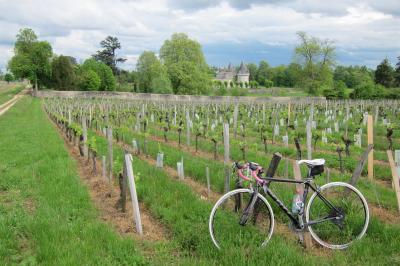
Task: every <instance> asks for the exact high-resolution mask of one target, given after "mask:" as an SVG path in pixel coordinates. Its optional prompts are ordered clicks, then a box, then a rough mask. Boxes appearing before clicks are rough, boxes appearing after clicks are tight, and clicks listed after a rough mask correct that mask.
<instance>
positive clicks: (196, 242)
mask: <svg viewBox="0 0 400 266" xmlns="http://www.w3.org/2000/svg"><path fill="white" fill-rule="evenodd" d="M399 104H400V102H398V101H322V100H320V99H318V100H315V101H313V100H312V99H306V98H299V99H298V100H295V101H293V100H292V101H288V102H279V103H276V102H273V101H268V102H264V103H263V102H257V103H248V104H246V103H235V102H231V103H226V102H224V103H215V102H213V103H204V102H196V101H192V102H186V101H168V102H166V101H150V100H146V101H142V100H118V99H111V98H90V99H76V98H75V99H69V98H45V99H42V100H38V99H31V98H24V99H23V100H21V102H20V103H17V105H16V106H15V107H14V108H13V109H11V110H10V111H9V112H8V113H7V114H5V115H4V118H2V119H0V120H2V123H1V124H2V125H1V126H2V127H3V126H5V125H7V123H10V121H11V119H15V118H16V117H19V119H17V120H15V121H16V122H13V123H15V125H16V127H20V129H22V128H23V132H24V134H23V136H22V135H21V138H22V139H23V138H31V139H32V142H33V143H40V144H38V145H39V146H38V147H40V149H39V150H35V153H34V154H38V155H35V156H32V154H31V153H30V150H32V149H33V147H31V146H30V145H27V144H25V145H27V146H22V148H21V149H23V151H24V153H27V155H28V158H26V160H32V164H39V165H42V166H40V167H39V166H38V167H35V168H34V169H36V170H35V171H37V172H38V174H37V175H38V176H41V178H42V179H43V178H45V179H43V180H42V179H38V177H35V176H36V174H33V179H32V180H31V181H29V182H32V183H30V184H26V183H25V182H24V181H19V182H20V183H13V181H12V179H10V178H11V177H10V178H8V179H7V181H4V180H3V181H1V182H2V183H1V188H2V191H3V192H1V194H0V195H1V196H2V198H1V199H2V200H3V197H5V196H4V195H5V193H6V192H8V191H11V190H12V188H13V187H18V186H21V184H23V187H25V188H26V189H27V188H28V187H29V186H32V184H35V183H36V182H39V183H42V182H44V183H45V187H46V190H45V191H42V192H41V193H43V196H40V199H42V198H43V197H49V199H48V200H50V201H55V202H54V203H50V205H53V204H60V205H57V206H59V207H57V208H59V210H54V212H55V213H54V215H55V216H56V217H64V216H63V215H64V214H63V213H64V212H66V213H68V215H67V216H66V220H57V219H56V218H55V217H52V215H51V214H50V213H48V211H43V210H42V212H43V213H42V214H41V215H42V216H43V215H44V217H42V219H43V221H42V220H40V221H41V222H42V223H45V222H44V221H47V220H46V219H49V220H50V221H51V222H48V223H49V230H52V231H53V232H54V236H55V237H56V238H57V239H60V240H58V241H57V243H56V244H55V247H54V248H50V247H46V248H48V249H49V250H50V251H48V252H47V253H46V252H44V253H43V251H41V252H39V254H41V255H40V256H37V257H35V260H36V262H40V261H41V259H42V260H46V259H47V260H48V261H53V262H57V261H58V260H57V259H55V258H53V257H52V255H51V254H52V252H54V253H55V252H56V247H58V248H61V249H62V248H63V247H65V246H63V245H67V246H66V248H67V249H69V250H72V249H75V248H73V246H72V245H73V242H74V241H72V239H74V238H75V234H78V235H79V233H78V232H79V230H84V231H85V233H84V234H83V235H82V236H78V235H77V236H76V237H77V238H80V239H81V241H79V244H77V245H79V250H81V252H86V251H87V250H91V251H93V254H92V255H88V254H86V253H85V254H86V255H84V256H83V257H82V261H84V262H86V263H89V264H90V263H93V261H97V258H95V254H101V253H102V252H107V253H109V255H108V256H107V260H106V261H105V262H104V263H105V264H107V265H108V264H110V265H112V264H121V263H133V264H152V265H154V264H156V265H165V264H183V265H193V264H196V265H220V264H222V265H262V264H272V263H275V264H278V265H281V264H289V265H304V264H311V265H316V264H323V265H325V264H337V265H356V264H357V265H358V264H361V263H362V264H368V265H372V264H377V263H378V264H382V265H394V264H398V263H400V257H399V255H398V254H399V252H398V248H399V246H400V227H399V224H400V215H399V212H398V208H399V207H398V201H397V197H396V192H395V190H394V188H393V184H392V173H391V167H390V165H389V161H388V155H387V152H386V151H387V150H388V149H391V150H396V149H400V146H399V145H400V133H399V130H398V129H399V125H400V124H399V123H400V120H399ZM28 109H29V111H28ZM46 114H47V115H46ZM46 116H47V117H46ZM371 116H372V119H371ZM29 120H32V121H35V125H32V126H29V127H26V128H25V127H24V125H25V124H26V123H27V121H29ZM7 121H8V122H7ZM368 127H370V128H371V127H372V128H373V131H372V132H373V133H372V134H373V138H372V141H371V131H370V132H368ZM16 130H17V129H16ZM16 130H15V131H16ZM13 134H16V133H15V132H7V131H5V132H3V133H2V138H1V139H2V147H5V148H4V149H5V150H6V149H10V151H14V152H10V155H9V156H10V157H3V159H2V160H4V161H5V162H6V161H7V160H10V158H13V157H12V156H16V157H18V153H16V152H17V150H18V149H20V148H18V149H16V147H14V146H13V145H11V144H10V143H8V142H10V138H11V136H13ZM368 134H370V136H368ZM29 136H30V137H29ZM60 136H61V139H60ZM368 137H369V138H368ZM20 143H22V142H18V144H17V146H18V147H19V146H21V145H22V144H20ZM369 144H373V151H370V153H369V157H368V158H367V156H366V153H367V154H368V150H369V149H368V147H371V145H369ZM6 147H9V148H6ZM55 147H57V148H55ZM65 149H66V150H67V151H68V154H66V153H65ZM46 152H47V153H50V154H52V156H53V157H51V156H49V155H47V156H45V155H44V154H46ZM277 153H279V154H281V156H282V159H281V162H280V164H279V166H278V169H277V171H276V173H275V177H288V178H293V176H294V172H293V167H292V165H293V163H294V162H295V161H296V160H299V159H307V158H324V159H325V160H326V170H325V172H324V173H323V174H322V175H321V176H318V177H316V179H315V181H316V183H317V184H319V185H322V184H325V183H327V182H333V181H342V182H349V183H350V182H351V183H353V184H354V185H355V186H356V187H357V188H358V189H359V190H360V191H361V192H362V193H363V194H364V196H365V197H366V199H367V201H368V205H369V209H370V213H371V220H370V224H369V228H368V231H367V235H366V237H364V238H363V239H362V240H360V241H357V242H356V243H354V244H353V245H352V246H351V247H350V248H349V249H347V250H344V251H332V250H328V249H324V248H322V247H319V246H318V245H317V244H315V243H314V244H313V245H312V246H308V247H303V245H301V244H300V243H299V239H298V237H297V235H296V234H294V233H293V232H292V231H291V229H289V227H288V226H287V225H288V224H289V220H288V219H287V217H286V216H284V215H283V214H282V212H281V211H279V209H278V206H275V205H274V204H272V202H271V205H272V208H273V210H274V213H275V216H276V217H275V218H276V223H277V224H276V228H275V231H274V237H273V238H272V240H271V241H270V242H269V243H268V245H267V246H266V247H265V248H262V249H250V248H243V249H237V248H235V246H234V245H232V247H230V248H228V249H223V250H220V251H218V250H217V249H216V248H215V247H214V246H213V244H212V241H211V239H210V236H209V233H208V218H209V215H210V211H211V208H212V206H213V204H214V203H215V202H216V201H217V200H218V198H219V197H220V196H222V195H223V194H224V192H226V191H229V190H232V189H234V188H235V187H236V186H237V185H238V182H237V180H236V176H235V174H234V173H233V172H232V168H231V165H232V163H233V162H234V161H253V162H258V163H259V164H261V165H262V166H263V167H266V168H267V167H268V165H269V163H270V161H271V159H272V156H273V154H277ZM40 154H42V155H40ZM57 154H62V158H63V160H66V161H68V160H70V159H68V157H72V158H73V159H74V161H75V163H71V162H69V161H68V162H64V161H63V162H62V163H64V164H65V165H66V166H65V167H66V168H67V169H68V170H67V171H66V173H63V170H62V167H61V169H60V170H57V169H58V168H59V167H60V166H59V165H60V163H61V162H59V159H58V156H60V155H57ZM126 154H131V155H132V168H129V167H127V164H129V163H127V162H129V160H127V158H129V156H126ZM371 154H372V156H373V157H372V156H371ZM39 155H40V156H43V157H42V159H39V157H37V156H39ZM31 157H32V158H31ZM35 158H36V159H35ZM367 159H368V162H367ZM396 159H397V157H396ZM35 160H37V161H36V163H35ZM360 162H364V163H365V166H364V164H361V168H360V170H362V171H356V170H357V168H359V167H360ZM371 162H373V164H372V163H371ZM20 163H21V162H20ZM53 163H54V165H53ZM3 165H4V167H2V168H1V169H2V171H3V172H4V173H7V171H10V170H9V168H8V167H7V164H6V163H4V164H3ZM367 165H368V167H367ZM372 166H373V167H372ZM43 167H45V168H46V169H47V168H49V167H50V168H53V170H52V172H51V173H50V174H47V175H45V174H43V171H44V170H43V169H44V168H43ZM74 168H76V169H77V170H76V171H77V172H78V173H77V175H78V176H79V177H80V178H79V177H72V176H71V175H70V174H69V173H70V172H71V171H72V172H73V171H74V170H73V169H74ZM368 168H369V170H368ZM371 168H372V169H371ZM127 169H128V170H127ZM129 169H131V170H132V172H133V176H134V182H133V183H134V184H135V191H132V190H130V188H131V184H132V183H131V182H132V180H130V179H129V180H128V181H129V188H128V185H127V184H126V182H127V180H126V176H127V175H128V176H129V174H127V171H128V172H129V171H130V170H129ZM372 170H373V172H372ZM35 171H33V172H35ZM41 171H42V172H41ZM28 172H29V171H28ZM357 172H359V175H358V174H357ZM41 173H42V174H41ZM301 173H302V176H305V175H306V173H307V169H306V168H305V167H302V168H301ZM52 174H54V175H57V177H56V178H55V176H54V177H53V176H52ZM24 175H27V176H31V175H32V174H29V173H27V172H25V173H24ZM58 175H60V176H62V178H63V179H62V178H61V177H58ZM11 176H12V175H11ZM14 176H15V177H16V176H19V174H18V173H16V174H15V175H14ZM40 180H42V181H40ZM4 182H6V183H4ZM26 182H27V181H26ZM81 182H82V183H83V184H84V186H80V185H79V183H81ZM244 185H245V186H246V185H248V184H244ZM274 186H275V187H274V189H275V191H277V193H278V194H279V196H280V197H281V198H282V199H283V200H284V202H285V203H286V204H287V205H289V206H290V204H291V201H292V198H293V195H294V191H295V188H294V187H293V186H292V185H285V184H276V185H274ZM33 187H35V186H33ZM52 187H54V192H52ZM85 190H88V191H89V196H84V195H85V193H84V192H83V191H85ZM74 191H75V192H74ZM132 192H133V193H132ZM75 193H76V195H75ZM82 193H83V194H82ZM3 194H4V195H3ZM31 194H32V195H34V193H33V192H31ZM57 194H58V197H60V199H59V200H57ZM29 195H30V194H29ZM32 195H31V196H32ZM15 197H17V196H15ZM32 197H33V196H32ZM74 197H76V200H73V199H74ZM85 197H90V199H87V198H85ZM136 198H137V200H138V205H137V206H135V201H134V199H136ZM128 199H129V200H128ZM71 200H72V201H73V203H70V201H71ZM131 200H132V203H131ZM1 202H2V201H1ZM90 202H93V203H94V206H95V207H96V209H97V210H98V216H99V217H100V218H101V220H103V221H105V222H106V223H107V224H108V225H109V226H110V227H111V228H113V230H115V231H116V232H118V234H119V236H115V235H113V233H112V232H110V231H108V229H106V228H104V224H103V223H101V225H99V224H97V221H96V215H94V214H86V212H89V213H91V212H92V211H91V210H90V211H88V210H87V209H90V207H88V206H90V205H91V203H90ZM21 204H22V208H24V205H23V203H21ZM64 205H68V208H71V209H66V208H67V206H64ZM54 207H56V205H54ZM49 208H50V207H49ZM7 210H8V209H7V208H6V209H4V208H3V209H2V212H3V213H7ZM37 211H38V210H37ZM138 211H139V215H140V217H141V224H140V225H138V222H137V217H138V216H137V215H138V214H137V212H138ZM57 212H61V214H56V213H57ZM46 215H47V216H46ZM60 215H61V216H60ZM6 217H8V218H7V219H11V220H7V219H4V220H3V221H1V223H0V224H1V225H2V226H5V225H9V224H15V227H16V228H24V226H25V227H27V228H30V226H31V225H30V226H27V225H24V224H20V223H19V222H15V221H14V222H13V220H12V217H13V216H10V217H9V216H6ZM23 217H25V216H23ZM133 217H134V219H133ZM25 218H26V217H25ZM54 219H55V220H54ZM28 220H29V219H28ZM53 220H54V221H53ZM56 221H57V222H56ZM52 223H61V224H63V225H62V227H64V226H66V228H65V230H67V228H68V227H69V225H68V224H70V226H71V229H70V231H69V234H70V235H68V234H67V235H65V234H64V233H61V235H57V233H58V232H57V229H56V228H55V225H54V224H53V225H52ZM82 223H86V224H89V225H90V226H91V227H90V228H91V229H90V230H91V232H87V231H86V230H87V229H79V228H80V227H81V226H83V225H82ZM64 224H65V225H64ZM51 225H52V226H51ZM89 225H85V226H84V228H86V226H89ZM4 228H6V227H4ZM4 228H3V229H2V231H3V232H5V234H6V233H7V234H10V235H12V233H11V232H7V230H6V229H4ZM33 228H34V226H33ZM94 228H98V230H99V232H102V234H105V235H104V236H103V237H101V235H99V234H95V233H93V230H95V229H94ZM36 230H37V229H36ZM113 230H112V231H113ZM226 230H227V231H226V232H225V233H226V235H228V234H229V233H232V232H229V228H227V229H226ZM28 231H29V230H28ZM65 232H67V231H65ZM31 234H34V233H31ZM25 237H26V238H29V234H28V235H27V236H25ZM90 237H92V238H93V240H89V238H90ZM121 237H122V239H123V240H121V239H119V238H121ZM63 238H66V239H69V240H70V241H61V239H63ZM10 239H12V236H10ZM10 241H11V240H10ZM43 242H44V239H43V238H39V239H36V240H35V243H38V245H39V246H40V244H43ZM58 242H60V243H58ZM64 242H68V243H64ZM249 247H250V245H249ZM31 248H32V247H31ZM10 249H12V244H11V243H7V245H6V246H5V248H3V249H0V251H1V253H0V256H6V257H5V258H7V255H6V254H7V250H10ZM32 249H33V250H34V248H32ZM71 252H72V251H71ZM74 252H76V251H73V252H72V254H75V255H70V256H71V257H72V258H71V257H69V256H68V254H61V255H60V256H61V257H60V258H59V261H63V262H64V263H66V262H69V263H76V262H77V261H76V260H75V259H76V258H75V259H73V257H74V256H77V254H76V253H74ZM25 255H26V254H25ZM25 255H23V256H25ZM28 255H29V254H28ZM53 255H54V254H53ZM28 257H29V256H28ZM3 258H4V257H3ZM14 259H15V258H14ZM6 261H7V260H6ZM12 261H14V262H15V261H19V262H21V260H18V259H15V260H12ZM9 262H10V261H9Z"/></svg>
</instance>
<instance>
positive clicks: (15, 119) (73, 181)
mask: <svg viewBox="0 0 400 266" xmlns="http://www.w3.org/2000/svg"><path fill="white" fill-rule="evenodd" d="M0 262H1V265H20V264H22V265H36V264H38V265H142V264H146V263H145V261H144V259H143V258H142V256H141V255H139V253H138V252H137V249H136V248H135V244H134V241H133V240H132V239H125V238H121V237H120V236H118V235H117V233H115V232H114V231H113V230H112V229H111V228H110V227H109V226H108V225H106V224H104V223H102V222H100V221H99V219H98V215H97V211H96V210H95V208H94V207H93V205H92V203H91V202H90V198H89V194H88V191H87V189H86V188H85V187H84V186H83V185H82V184H81V183H80V180H79V177H78V175H77V172H76V165H75V163H74V161H73V160H72V159H71V158H70V157H69V155H68V153H67V151H66V150H65V148H64V144H63V141H62V139H61V138H60V136H59V135H58V134H57V132H56V131H55V130H54V128H53V126H52V125H51V124H50V123H49V121H48V119H47V118H46V115H45V113H44V112H43V111H42V109H41V107H40V102H39V101H38V100H33V99H32V98H29V97H25V98H24V99H22V100H21V101H20V102H19V103H17V104H16V105H15V106H14V107H13V108H11V109H10V110H9V111H8V112H7V113H6V114H4V115H3V116H2V117H0Z"/></svg>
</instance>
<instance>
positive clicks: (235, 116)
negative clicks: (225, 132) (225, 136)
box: [233, 103, 239, 139]
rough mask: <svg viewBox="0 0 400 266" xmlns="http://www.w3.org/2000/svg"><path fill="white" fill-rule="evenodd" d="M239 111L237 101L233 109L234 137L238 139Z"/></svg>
mask: <svg viewBox="0 0 400 266" xmlns="http://www.w3.org/2000/svg"><path fill="white" fill-rule="evenodd" d="M238 113H239V105H238V103H235V108H234V110H233V130H234V131H233V132H234V134H235V135H234V137H235V139H236V135H237V119H238Z"/></svg>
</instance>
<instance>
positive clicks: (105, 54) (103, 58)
mask: <svg viewBox="0 0 400 266" xmlns="http://www.w3.org/2000/svg"><path fill="white" fill-rule="evenodd" d="M100 46H101V47H102V48H103V50H99V51H97V52H96V54H94V55H93V58H94V59H96V60H97V61H100V62H103V63H104V64H106V65H107V66H109V67H110V68H111V70H112V72H113V73H114V75H116V74H118V68H117V64H118V63H123V62H125V61H126V59H125V58H121V57H117V55H116V53H115V51H116V50H117V49H121V43H120V42H119V41H118V38H117V37H112V36H107V38H105V39H104V40H103V41H101V42H100Z"/></svg>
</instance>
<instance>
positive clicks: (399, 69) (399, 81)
mask: <svg viewBox="0 0 400 266" xmlns="http://www.w3.org/2000/svg"><path fill="white" fill-rule="evenodd" d="M397 59H398V60H399V61H398V62H397V64H396V70H395V73H394V79H395V86H397V87H400V56H399V57H397Z"/></svg>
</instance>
